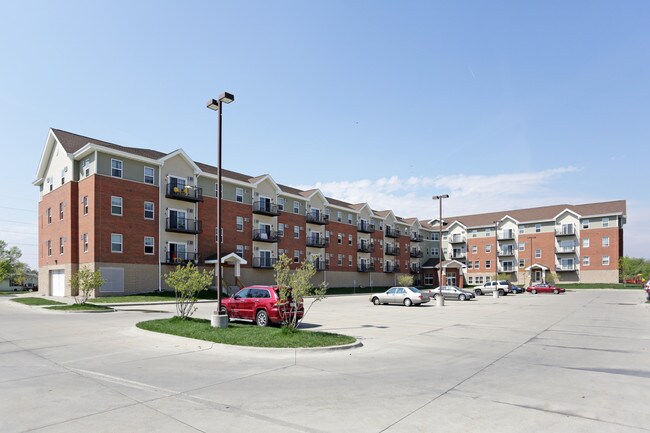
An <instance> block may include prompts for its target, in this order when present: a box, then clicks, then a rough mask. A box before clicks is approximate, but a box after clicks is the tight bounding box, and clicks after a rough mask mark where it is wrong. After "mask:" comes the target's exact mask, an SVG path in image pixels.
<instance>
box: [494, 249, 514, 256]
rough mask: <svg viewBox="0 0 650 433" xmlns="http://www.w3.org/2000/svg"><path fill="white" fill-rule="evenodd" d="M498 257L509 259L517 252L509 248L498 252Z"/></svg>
mask: <svg viewBox="0 0 650 433" xmlns="http://www.w3.org/2000/svg"><path fill="white" fill-rule="evenodd" d="M497 255H498V256H499V257H508V256H514V255H515V250H514V248H509V249H507V250H499V251H498V252H497Z"/></svg>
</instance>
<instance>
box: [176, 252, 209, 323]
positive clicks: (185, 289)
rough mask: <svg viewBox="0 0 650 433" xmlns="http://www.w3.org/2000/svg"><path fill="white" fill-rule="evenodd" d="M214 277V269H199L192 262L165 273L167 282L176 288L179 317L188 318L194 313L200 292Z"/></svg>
mask: <svg viewBox="0 0 650 433" xmlns="http://www.w3.org/2000/svg"><path fill="white" fill-rule="evenodd" d="M213 278H214V271H212V270H210V271H207V270H205V269H204V270H203V271H199V270H198V269H197V268H196V267H195V266H194V265H193V264H192V263H188V264H187V265H185V266H182V265H178V266H177V267H176V270H174V271H172V272H170V273H168V274H166V275H165V283H167V285H168V286H169V287H171V288H173V289H174V294H175V295H176V313H177V315H178V317H180V318H181V319H187V318H189V317H190V316H192V314H194V312H195V311H196V307H195V306H194V304H196V300H197V299H198V294H199V292H201V291H203V290H206V289H207V288H208V287H209V286H210V284H211V283H212V279H213Z"/></svg>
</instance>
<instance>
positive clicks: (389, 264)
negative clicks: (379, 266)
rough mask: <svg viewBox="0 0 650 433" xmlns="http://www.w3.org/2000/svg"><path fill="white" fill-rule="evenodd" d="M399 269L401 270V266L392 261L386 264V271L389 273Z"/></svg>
mask: <svg viewBox="0 0 650 433" xmlns="http://www.w3.org/2000/svg"><path fill="white" fill-rule="evenodd" d="M398 271H399V266H395V265H393V264H391V263H386V264H385V265H384V272H385V273H387V274H392V273H394V272H398Z"/></svg>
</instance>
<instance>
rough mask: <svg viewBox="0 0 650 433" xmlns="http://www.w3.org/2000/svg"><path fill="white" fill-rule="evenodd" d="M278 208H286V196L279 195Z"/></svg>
mask: <svg viewBox="0 0 650 433" xmlns="http://www.w3.org/2000/svg"><path fill="white" fill-rule="evenodd" d="M278 210H284V198H282V197H278Z"/></svg>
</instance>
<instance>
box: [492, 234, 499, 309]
mask: <svg viewBox="0 0 650 433" xmlns="http://www.w3.org/2000/svg"><path fill="white" fill-rule="evenodd" d="M492 222H493V223H494V281H496V283H497V290H494V291H493V292H492V296H494V297H495V298H498V297H499V290H498V288H499V287H498V284H499V221H492Z"/></svg>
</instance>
